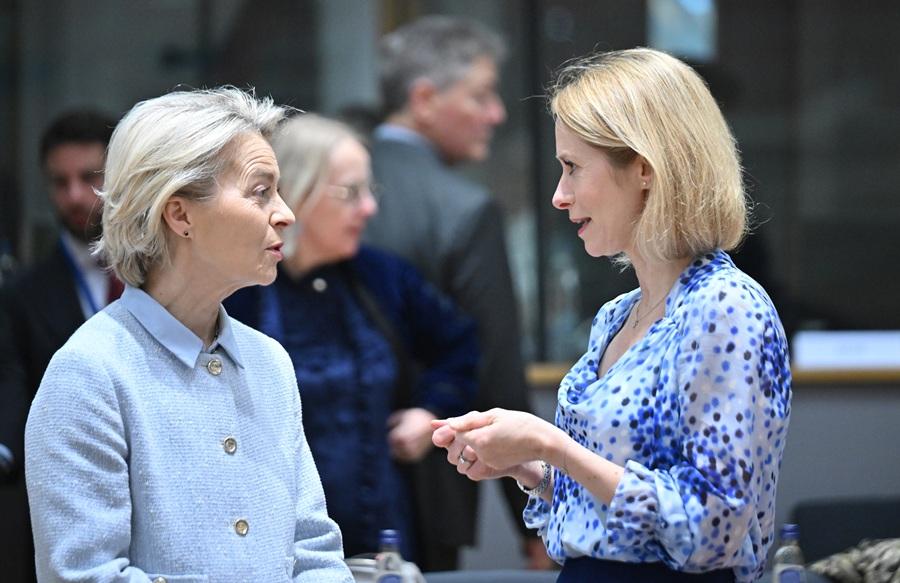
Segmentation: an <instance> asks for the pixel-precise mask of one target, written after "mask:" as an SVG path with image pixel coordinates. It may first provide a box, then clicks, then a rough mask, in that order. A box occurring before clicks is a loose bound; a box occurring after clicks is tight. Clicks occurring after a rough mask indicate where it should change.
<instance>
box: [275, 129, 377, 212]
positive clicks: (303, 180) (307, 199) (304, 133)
mask: <svg viewBox="0 0 900 583" xmlns="http://www.w3.org/2000/svg"><path fill="white" fill-rule="evenodd" d="M346 139H352V140H356V141H357V142H360V143H363V139H362V138H361V137H360V136H359V135H358V134H357V133H356V132H355V131H354V130H353V129H352V128H350V126H348V125H345V124H343V123H341V122H339V121H336V120H333V119H329V118H327V117H322V116H319V115H316V114H313V113H304V114H301V115H298V116H295V117H293V118H291V119H289V120H288V121H286V122H285V123H284V124H282V126H281V127H280V128H279V129H278V131H277V132H275V135H274V136H272V149H273V150H274V151H275V158H277V159H278V168H279V170H280V171H281V180H280V182H279V183H278V191H279V192H280V193H281V197H282V198H283V199H284V202H285V203H287V205H288V206H289V207H290V208H291V209H292V210H293V211H294V212H295V213H296V214H297V215H298V217H299V216H300V215H302V214H303V213H304V211H306V210H307V209H308V208H310V207H312V206H313V205H314V204H315V203H316V200H317V199H318V196H315V195H316V194H317V193H319V194H321V192H322V191H323V189H322V188H321V187H322V186H323V185H324V184H325V183H326V182H327V180H328V177H329V174H330V172H331V154H332V152H333V151H334V149H335V147H337V145H338V144H339V143H341V142H343V141H344V140H346Z"/></svg>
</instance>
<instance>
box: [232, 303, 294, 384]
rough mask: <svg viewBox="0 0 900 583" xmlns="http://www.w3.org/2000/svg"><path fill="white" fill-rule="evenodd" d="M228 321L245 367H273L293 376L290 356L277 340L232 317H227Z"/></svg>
mask: <svg viewBox="0 0 900 583" xmlns="http://www.w3.org/2000/svg"><path fill="white" fill-rule="evenodd" d="M229 319H230V321H231V329H232V332H233V333H234V338H235V341H236V342H237V345H238V349H239V350H240V352H241V359H242V360H243V361H244V364H245V366H247V367H257V366H259V367H264V368H272V367H274V368H275V369H276V370H279V371H280V372H284V371H285V370H289V371H291V373H292V374H293V365H292V364H291V359H290V356H288V353H287V351H286V350H285V349H284V347H283V346H282V345H281V344H280V343H279V342H278V341H277V340H275V339H274V338H271V337H270V336H267V335H266V334H263V333H262V332H260V331H259V330H256V329H255V328H251V327H250V326H248V325H246V324H244V323H243V322H241V321H240V320H236V319H235V318H234V317H232V316H229Z"/></svg>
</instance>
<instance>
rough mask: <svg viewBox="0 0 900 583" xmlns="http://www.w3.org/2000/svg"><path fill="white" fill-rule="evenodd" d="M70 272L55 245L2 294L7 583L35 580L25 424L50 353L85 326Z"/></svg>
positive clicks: (2, 539)
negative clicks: (8, 470) (11, 464)
mask: <svg viewBox="0 0 900 583" xmlns="http://www.w3.org/2000/svg"><path fill="white" fill-rule="evenodd" d="M71 274H72V272H71V269H70V267H69V265H68V263H67V261H66V259H65V256H64V255H63V252H62V250H61V249H60V248H59V247H58V246H57V247H56V249H55V251H54V252H53V253H52V254H51V255H50V256H49V257H48V258H47V259H45V260H44V261H42V262H41V263H39V264H37V265H35V266H34V267H32V268H31V269H28V270H26V271H25V272H24V273H22V274H21V275H20V276H19V277H17V278H16V279H15V280H14V281H12V282H11V283H10V284H9V285H7V286H4V288H3V289H2V290H0V443H3V444H4V445H6V446H7V447H8V448H9V449H10V450H11V451H12V453H13V455H14V456H15V462H16V468H15V469H14V470H13V475H12V476H8V478H7V480H6V483H4V484H2V485H0V513H2V515H3V516H4V518H5V521H6V525H7V528H3V529H0V565H3V567H4V573H5V576H8V577H9V580H10V581H33V580H34V550H33V545H32V537H31V523H30V521H29V517H28V504H27V499H26V495H25V479H24V476H23V473H24V472H22V467H23V466H22V461H23V457H24V453H23V438H24V434H25V420H26V418H27V417H28V409H29V407H30V406H31V401H32V399H34V395H35V393H36V392H37V389H38V386H39V385H40V383H41V378H42V377H43V375H44V371H45V370H46V368H47V364H48V363H49V362H50V358H51V357H52V356H53V354H54V353H55V352H56V351H57V350H58V349H59V348H60V347H61V346H62V345H63V344H65V342H66V340H68V339H69V336H71V335H72V333H73V332H75V330H76V329H78V327H79V326H80V325H81V324H82V323H84V313H83V312H82V310H81V304H80V303H79V301H78V294H77V292H76V288H75V281H74V279H73V278H72V275H71Z"/></svg>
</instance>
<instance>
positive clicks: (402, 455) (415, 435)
mask: <svg viewBox="0 0 900 583" xmlns="http://www.w3.org/2000/svg"><path fill="white" fill-rule="evenodd" d="M433 419H435V416H434V414H433V413H431V411H428V410H426V409H422V408H419V407H414V408H412V409H400V410H399V411H394V412H393V413H392V414H391V416H390V417H388V421H387V424H388V444H389V445H390V447H391V456H393V457H394V459H396V460H398V461H401V462H406V463H413V462H417V461H419V460H421V459H422V458H424V457H425V455H426V454H427V453H428V451H429V450H430V449H431V448H432V444H431V431H432V430H431V421H432V420H433Z"/></svg>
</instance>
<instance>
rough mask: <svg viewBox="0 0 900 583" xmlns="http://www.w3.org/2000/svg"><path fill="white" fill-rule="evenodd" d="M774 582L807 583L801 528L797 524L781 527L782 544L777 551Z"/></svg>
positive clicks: (773, 574)
mask: <svg viewBox="0 0 900 583" xmlns="http://www.w3.org/2000/svg"><path fill="white" fill-rule="evenodd" d="M774 561H775V565H774V567H773V569H772V571H773V573H772V583H806V569H805V568H804V566H803V552H802V551H801V550H800V528H799V527H798V526H797V525H796V524H785V525H784V526H782V527H781V546H779V547H778V550H776V551H775V559H774Z"/></svg>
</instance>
